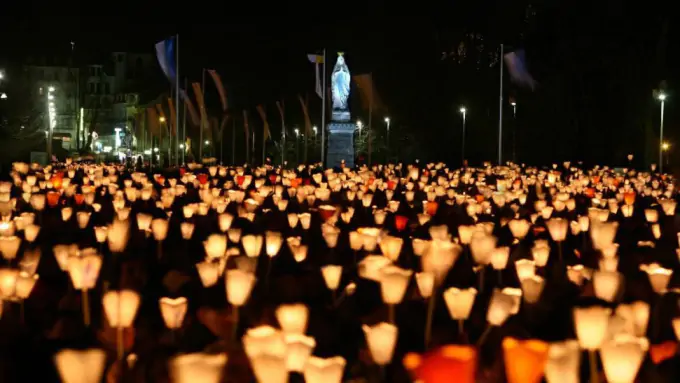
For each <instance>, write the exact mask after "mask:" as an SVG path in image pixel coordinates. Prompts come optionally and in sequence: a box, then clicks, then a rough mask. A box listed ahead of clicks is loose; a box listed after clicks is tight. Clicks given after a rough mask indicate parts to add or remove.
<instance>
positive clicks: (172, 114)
mask: <svg viewBox="0 0 680 383" xmlns="http://www.w3.org/2000/svg"><path fill="white" fill-rule="evenodd" d="M168 109H169V110H170V127H171V128H172V129H170V135H172V136H174V135H175V129H176V126H177V115H176V114H175V107H174V105H173V102H172V97H168Z"/></svg>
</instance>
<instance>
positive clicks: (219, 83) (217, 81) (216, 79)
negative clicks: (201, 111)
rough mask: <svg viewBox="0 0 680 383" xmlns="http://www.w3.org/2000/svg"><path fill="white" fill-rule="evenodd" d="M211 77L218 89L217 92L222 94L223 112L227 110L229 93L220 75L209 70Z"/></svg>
mask: <svg viewBox="0 0 680 383" xmlns="http://www.w3.org/2000/svg"><path fill="white" fill-rule="evenodd" d="M208 73H209V74H210V77H212V79H213V81H214V82H215V86H216V87H217V92H218V93H219V94H220V100H221V101H222V110H223V111H226V110H227V105H228V104H227V92H226V91H225V90H224V85H223V84H222V79H221V78H220V75H219V74H218V73H217V72H216V71H215V70H214V69H208Z"/></svg>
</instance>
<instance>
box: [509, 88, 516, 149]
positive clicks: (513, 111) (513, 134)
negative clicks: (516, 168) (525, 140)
mask: <svg viewBox="0 0 680 383" xmlns="http://www.w3.org/2000/svg"><path fill="white" fill-rule="evenodd" d="M510 105H512V123H513V125H514V126H513V129H512V161H513V162H516V161H517V102H515V101H512V102H510Z"/></svg>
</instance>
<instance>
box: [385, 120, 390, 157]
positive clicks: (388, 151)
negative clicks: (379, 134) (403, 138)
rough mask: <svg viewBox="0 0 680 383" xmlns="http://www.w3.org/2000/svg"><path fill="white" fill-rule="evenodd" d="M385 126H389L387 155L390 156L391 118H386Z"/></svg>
mask: <svg viewBox="0 0 680 383" xmlns="http://www.w3.org/2000/svg"><path fill="white" fill-rule="evenodd" d="M385 124H387V154H388V156H389V154H390V118H389V117H385Z"/></svg>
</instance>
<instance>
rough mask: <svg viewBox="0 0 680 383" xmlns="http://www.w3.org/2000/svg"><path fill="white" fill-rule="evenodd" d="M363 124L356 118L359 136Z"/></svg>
mask: <svg viewBox="0 0 680 383" xmlns="http://www.w3.org/2000/svg"><path fill="white" fill-rule="evenodd" d="M363 126H364V124H363V122H361V120H357V127H358V128H359V136H361V128H362V127H363Z"/></svg>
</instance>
